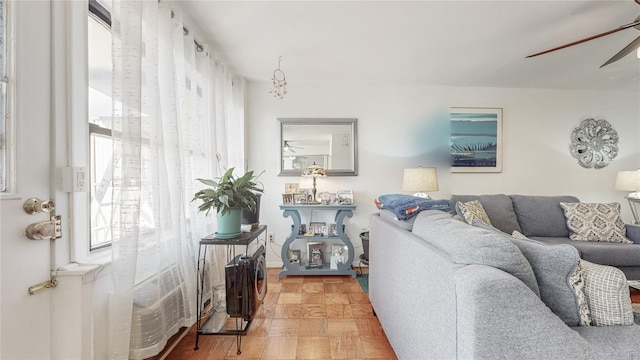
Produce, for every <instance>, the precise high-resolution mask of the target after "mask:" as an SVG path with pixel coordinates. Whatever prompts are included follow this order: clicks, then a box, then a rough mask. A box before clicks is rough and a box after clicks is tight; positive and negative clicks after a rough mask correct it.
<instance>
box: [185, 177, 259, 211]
mask: <svg viewBox="0 0 640 360" xmlns="http://www.w3.org/2000/svg"><path fill="white" fill-rule="evenodd" d="M233 170H234V168H230V169H229V170H227V172H225V173H224V175H223V176H222V177H220V178H216V179H215V180H210V179H196V180H198V181H200V182H201V183H203V184H205V185H207V186H209V187H208V188H205V189H202V190H200V191H198V192H196V193H195V194H194V196H193V200H191V201H196V200H200V201H202V204H200V206H198V211H200V212H205V211H206V213H207V214H209V211H211V209H213V208H216V209H217V210H216V211H217V212H218V213H220V215H225V214H227V213H228V212H229V210H231V209H245V210H249V211H255V208H256V200H255V195H254V193H256V192H257V193H261V192H262V191H263V189H262V184H258V183H256V179H257V178H258V177H259V176H260V175H262V173H260V174H258V175H255V176H254V175H253V171H248V172H246V173H245V174H244V175H242V176H241V177H235V176H233ZM263 172H264V171H263Z"/></svg>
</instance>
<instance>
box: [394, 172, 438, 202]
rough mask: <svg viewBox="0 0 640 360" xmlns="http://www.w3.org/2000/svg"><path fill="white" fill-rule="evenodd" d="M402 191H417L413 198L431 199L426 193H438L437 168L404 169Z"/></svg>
mask: <svg viewBox="0 0 640 360" xmlns="http://www.w3.org/2000/svg"><path fill="white" fill-rule="evenodd" d="M402 191H416V193H415V194H413V196H419V197H423V198H426V199H430V198H431V197H430V196H429V195H428V194H427V193H426V192H427V191H438V174H437V170H436V168H423V167H417V168H410V169H404V176H403V177H402Z"/></svg>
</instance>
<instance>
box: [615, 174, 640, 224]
mask: <svg viewBox="0 0 640 360" xmlns="http://www.w3.org/2000/svg"><path fill="white" fill-rule="evenodd" d="M615 189H616V190H620V191H632V192H631V193H629V194H627V195H626V196H625V198H627V201H628V202H629V206H630V207H631V213H632V214H633V220H634V223H635V224H640V219H638V216H639V215H640V213H639V212H638V204H640V170H634V171H618V176H617V177H616V186H615Z"/></svg>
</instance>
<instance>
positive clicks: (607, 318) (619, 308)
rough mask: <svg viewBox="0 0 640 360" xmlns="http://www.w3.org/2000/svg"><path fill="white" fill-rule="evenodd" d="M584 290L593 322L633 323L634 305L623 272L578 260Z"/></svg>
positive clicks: (603, 324)
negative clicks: (632, 305)
mask: <svg viewBox="0 0 640 360" xmlns="http://www.w3.org/2000/svg"><path fill="white" fill-rule="evenodd" d="M580 265H581V267H582V275H583V277H584V294H585V296H586V297H587V304H588V305H589V311H590V313H591V324H592V325H594V326H608V325H632V324H633V309H632V307H631V296H630V294H629V286H628V284H627V278H626V276H625V275H624V273H623V272H622V271H621V270H620V269H618V268H615V267H613V266H605V265H598V264H594V263H591V262H589V261H585V260H580Z"/></svg>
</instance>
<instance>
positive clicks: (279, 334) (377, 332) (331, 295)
mask: <svg viewBox="0 0 640 360" xmlns="http://www.w3.org/2000/svg"><path fill="white" fill-rule="evenodd" d="M279 272H280V269H268V270H267V276H268V279H267V283H268V290H267V296H266V297H265V301H264V303H263V304H262V305H261V306H260V309H259V310H258V313H257V315H256V317H255V319H254V320H253V323H252V324H251V327H250V328H249V331H248V332H247V335H246V336H243V337H242V339H241V350H242V353H241V354H240V355H237V354H236V338H235V336H219V335H212V336H210V335H207V336H200V340H199V349H198V350H194V349H193V348H194V345H195V329H194V328H193V327H192V328H191V329H190V330H189V331H188V333H187V335H186V336H185V337H184V338H183V339H182V340H181V341H180V342H179V343H178V344H177V345H176V347H175V348H174V349H173V350H172V351H171V352H170V353H169V354H167V356H166V359H167V360H204V359H207V360H216V359H265V360H266V359H268V360H279V359H283V360H284V359H350V360H355V359H385V360H387V359H397V358H396V356H395V354H394V352H393V349H392V348H391V345H389V341H388V340H387V337H386V336H385V334H384V331H383V330H382V327H381V326H380V322H379V321H378V318H377V317H375V316H374V315H373V309H372V308H371V304H370V303H369V298H368V296H367V294H366V293H364V292H363V291H362V289H361V288H360V284H359V283H358V281H357V280H356V279H352V278H351V277H349V276H287V277H285V278H284V279H278V273H279Z"/></svg>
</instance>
